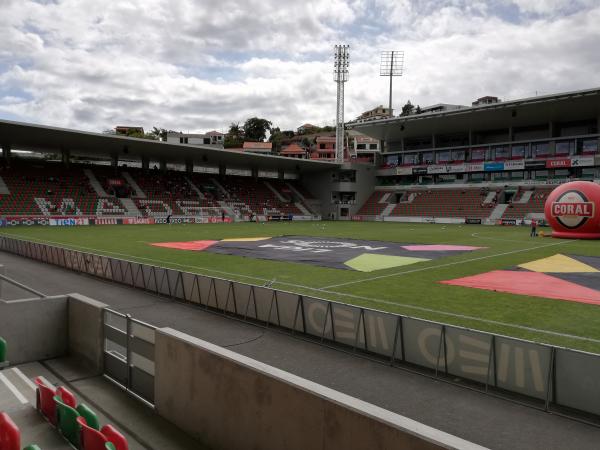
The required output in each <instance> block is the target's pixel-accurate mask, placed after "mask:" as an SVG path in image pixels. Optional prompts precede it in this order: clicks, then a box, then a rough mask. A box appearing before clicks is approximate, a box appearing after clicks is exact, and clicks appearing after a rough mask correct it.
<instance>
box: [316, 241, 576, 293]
mask: <svg viewBox="0 0 600 450" xmlns="http://www.w3.org/2000/svg"><path fill="white" fill-rule="evenodd" d="M569 242H572V241H561V242H555V243H553V244H547V245H539V246H537V247H528V248H521V249H519V250H511V251H510V252H504V253H494V254H493V255H486V256H479V257H477V258H471V259H464V260H462V261H453V262H450V263H445V264H437V265H435V266H428V267H421V268H419V269H412V270H406V271H403V272H396V273H390V274H387V275H379V276H377V277H371V278H363V279H361V280H354V281H346V282H345V283H338V284H330V285H328V286H323V287H321V288H318V289H316V290H325V289H330V288H337V287H341V286H349V285H351V284H358V283H364V282H367V281H375V280H381V279H383V278H390V277H396V276H398V275H406V274H409V273H416V272H424V271H427V270H433V269H439V268H440V267H450V266H456V265H459V264H465V263H469V262H473V261H481V260H483V259H490V258H496V257H497V256H506V255H512V254H515V253H522V252H527V251H529V250H537V249H538V248H546V247H552V246H555V245H564V244H568V243H569Z"/></svg>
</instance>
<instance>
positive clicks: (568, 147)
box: [554, 141, 575, 155]
mask: <svg viewBox="0 0 600 450" xmlns="http://www.w3.org/2000/svg"><path fill="white" fill-rule="evenodd" d="M554 153H555V154H556V155H571V154H574V153H575V141H561V142H557V143H556V147H555V151H554Z"/></svg>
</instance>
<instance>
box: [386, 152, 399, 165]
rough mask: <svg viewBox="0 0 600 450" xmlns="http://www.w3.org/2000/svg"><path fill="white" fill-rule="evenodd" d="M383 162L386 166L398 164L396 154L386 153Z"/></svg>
mask: <svg viewBox="0 0 600 450" xmlns="http://www.w3.org/2000/svg"><path fill="white" fill-rule="evenodd" d="M385 164H386V165H388V166H397V165H398V155H387V156H386V157H385Z"/></svg>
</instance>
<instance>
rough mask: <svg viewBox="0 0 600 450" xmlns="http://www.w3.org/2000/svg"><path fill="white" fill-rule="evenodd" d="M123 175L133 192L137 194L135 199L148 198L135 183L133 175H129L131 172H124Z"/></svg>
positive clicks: (134, 196)
mask: <svg viewBox="0 0 600 450" xmlns="http://www.w3.org/2000/svg"><path fill="white" fill-rule="evenodd" d="M121 175H123V178H125V181H127V184H129V186H130V187H131V189H133V191H134V192H135V194H134V195H133V198H146V194H145V193H144V191H143V190H142V188H140V186H139V185H138V184H137V183H136V182H135V180H134V179H133V177H132V176H131V175H129V172H123V173H122V174H121ZM134 206H135V205H134Z"/></svg>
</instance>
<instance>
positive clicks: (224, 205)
mask: <svg viewBox="0 0 600 450" xmlns="http://www.w3.org/2000/svg"><path fill="white" fill-rule="evenodd" d="M217 203H218V204H219V206H220V207H221V208H223V210H224V211H225V212H226V213H227V215H228V216H229V217H231V220H233V221H234V222H239V221H241V219H242V218H241V217H239V216H238V215H237V214H236V213H235V211H234V210H233V208H232V207H231V206H229V205H228V204H227V203H226V202H224V201H222V200H221V201H219V202H217Z"/></svg>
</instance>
